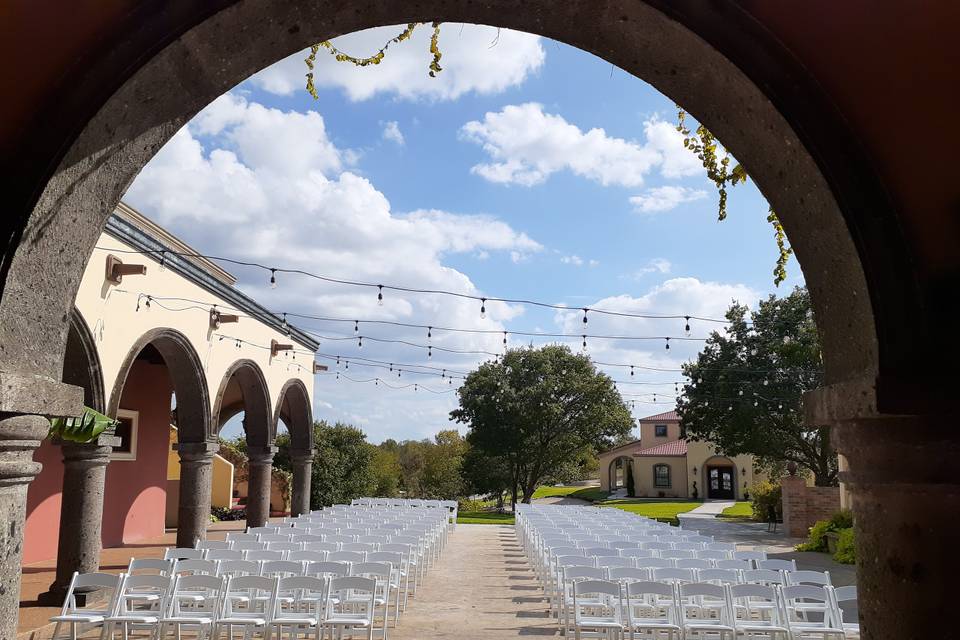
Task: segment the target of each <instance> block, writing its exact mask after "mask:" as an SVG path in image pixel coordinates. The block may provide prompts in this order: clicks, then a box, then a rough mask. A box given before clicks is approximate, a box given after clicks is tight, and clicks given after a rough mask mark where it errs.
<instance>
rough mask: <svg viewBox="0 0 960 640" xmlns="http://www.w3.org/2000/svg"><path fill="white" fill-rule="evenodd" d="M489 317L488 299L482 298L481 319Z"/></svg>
mask: <svg viewBox="0 0 960 640" xmlns="http://www.w3.org/2000/svg"><path fill="white" fill-rule="evenodd" d="M486 317H487V299H486V298H481V299H480V319H481V320H483V319H484V318H486Z"/></svg>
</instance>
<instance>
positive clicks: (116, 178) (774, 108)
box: [0, 0, 957, 637]
mask: <svg viewBox="0 0 960 640" xmlns="http://www.w3.org/2000/svg"><path fill="white" fill-rule="evenodd" d="M697 5H700V7H701V8H697ZM704 7H705V8H704ZM130 16H131V17H130V18H129V19H130V20H134V19H136V20H139V21H140V22H137V23H133V24H132V25H131V24H130V23H127V22H124V21H123V20H121V19H117V20H116V21H115V22H114V23H111V24H112V25H113V26H114V27H116V32H117V33H118V34H120V35H116V37H115V39H114V38H111V39H107V40H105V41H104V42H105V44H104V45H103V47H102V49H103V51H100V52H98V53H97V54H96V55H93V56H91V57H89V58H86V57H81V58H80V59H81V60H82V61H83V62H82V64H83V67H82V68H81V69H80V70H81V71H82V72H83V74H82V75H83V78H84V83H83V87H82V88H78V90H77V91H76V92H66V93H65V95H64V96H63V100H61V101H59V102H60V104H58V105H56V106H54V107H52V108H51V109H50V113H46V112H45V113H43V114H41V115H42V116H43V117H42V118H41V121H42V122H44V123H48V126H47V128H48V129H49V132H48V133H45V132H44V131H43V129H42V128H39V127H38V131H37V133H38V134H39V139H38V140H35V141H31V142H33V143H34V144H31V145H30V148H36V149H41V150H43V151H42V152H37V155H36V157H33V156H31V158H30V160H29V161H28V162H25V163H23V164H24V165H25V167H26V168H25V169H24V170H23V172H22V175H25V176H26V177H27V178H28V179H25V180H22V181H21V180H16V181H15V182H18V183H21V182H22V185H19V186H18V187H17V189H18V191H17V192H16V193H14V194H12V195H13V200H12V203H13V204H12V205H11V212H12V215H11V219H12V220H14V228H13V230H12V233H11V235H10V236H9V237H10V240H9V241H8V243H7V245H6V246H5V248H4V254H3V256H2V259H0V286H2V298H0V346H2V348H0V371H3V372H4V373H3V375H4V384H3V385H0V407H2V409H3V413H2V414H0V433H2V435H4V436H6V437H7V440H11V441H13V440H16V442H17V443H18V444H17V448H5V449H2V450H0V455H2V456H3V459H4V460H9V461H10V465H9V469H10V471H9V474H10V477H11V478H13V481H12V484H11V488H9V489H8V490H5V491H4V492H2V493H0V516H2V517H0V519H2V520H4V521H10V522H12V523H14V526H13V527H11V528H10V532H9V533H4V534H3V537H2V539H0V543H2V544H3V545H4V546H5V547H6V548H10V549H16V548H19V547H20V539H19V537H20V536H21V535H22V534H21V533H20V531H19V528H18V527H17V526H16V523H17V522H21V521H22V511H23V510H22V493H23V492H22V488H21V486H22V484H23V483H25V482H28V481H29V478H30V477H31V476H32V475H33V474H35V473H36V468H35V465H32V464H31V463H30V462H29V460H28V459H27V458H28V456H25V455H23V451H24V450H26V451H27V452H29V449H30V447H31V446H36V443H37V442H39V439H40V438H41V437H42V436H43V434H44V433H45V420H44V419H43V417H42V416H43V414H47V413H61V412H63V413H69V412H71V411H72V409H71V407H73V408H74V409H75V405H76V404H77V403H78V402H79V395H78V394H77V393H76V392H75V391H74V390H72V389H70V388H68V387H65V386H63V385H58V384H56V382H55V381H57V380H59V374H60V370H61V364H62V360H63V355H64V349H65V344H66V340H67V329H68V325H67V318H68V315H69V310H70V309H71V308H72V304H73V299H74V294H75V292H76V287H77V283H78V281H79V275H80V273H81V271H82V269H83V266H84V263H85V261H86V258H87V256H89V253H90V249H91V247H92V246H93V243H94V242H95V239H96V237H97V235H98V234H99V232H100V229H101V227H102V225H103V223H104V220H105V219H106V216H107V215H109V212H110V211H111V210H112V206H113V205H114V204H116V202H117V201H118V200H119V198H120V196H121V194H122V193H123V191H124V190H125V189H126V187H127V185H128V184H129V183H130V181H131V180H132V179H133V178H134V177H135V175H136V173H137V172H138V171H139V169H140V168H141V167H142V166H143V165H144V164H145V163H146V162H147V161H148V160H149V159H150V157H151V156H152V155H153V154H154V153H155V152H156V151H157V150H158V149H159V147H160V146H161V145H162V144H163V142H164V141H166V140H167V139H168V138H169V137H170V136H171V135H173V133H174V132H175V131H176V130H177V129H178V128H179V127H180V126H182V125H183V124H184V123H185V122H186V121H187V120H188V119H189V117H190V116H192V115H193V114H194V113H196V112H197V111H198V110H199V109H200V108H202V107H203V106H204V105H206V104H207V103H209V102H210V101H211V100H212V99H214V98H215V97H216V96H218V95H220V94H221V93H223V92H224V91H226V90H227V89H229V88H230V87H231V86H233V85H234V84H236V83H237V82H238V81H240V80H242V79H244V78H245V77H247V76H249V75H250V74H251V73H253V72H254V71H257V70H259V69H260V68H262V67H264V66H266V65H267V64H269V63H271V62H273V61H276V60H278V59H280V58H282V57H284V56H286V55H288V54H290V53H293V52H294V51H296V50H298V49H300V48H302V47H304V46H306V45H309V44H312V43H314V42H317V41H319V40H322V39H325V38H328V37H331V36H334V35H338V34H341V33H345V32H349V31H354V30H357V29H361V28H366V27H372V26H378V25H383V24H395V23H402V22H408V21H411V20H426V21H430V20H442V21H463V22H477V23H485V24H492V25H496V26H503V27H509V28H515V29H520V30H525V31H530V32H535V33H538V34H541V35H545V36H549V37H552V38H556V39H558V40H562V41H564V42H567V43H568V44H571V45H573V46H577V47H580V48H582V49H584V50H587V51H590V52H592V53H595V54H596V55H598V56H601V57H603V58H604V59H606V60H608V61H610V62H612V63H614V64H617V65H618V66H620V67H621V68H623V69H625V70H626V71H628V72H630V73H632V74H634V75H636V76H638V77H640V78H643V79H645V80H647V81H648V82H650V83H651V84H653V85H654V86H655V87H656V88H658V89H659V90H660V91H662V92H663V93H665V94H666V95H668V96H670V97H671V98H672V99H674V100H675V101H677V102H678V103H679V104H681V105H683V106H684V107H685V108H686V109H688V110H689V111H690V112H691V113H692V114H693V115H694V116H695V117H697V118H698V119H699V120H700V121H701V122H703V123H704V124H706V125H707V126H708V127H709V128H710V129H711V130H712V131H713V132H714V133H716V134H717V135H718V137H719V138H720V139H721V140H722V141H723V142H724V144H725V145H726V146H727V147H728V148H729V149H730V150H731V151H732V152H733V153H734V154H735V155H736V156H737V157H738V158H739V159H740V160H741V161H742V162H744V164H745V166H746V167H747V169H748V171H749V172H750V174H751V176H752V177H753V178H754V179H755V180H756V181H757V183H758V185H759V186H760V188H761V190H762V191H763V193H764V194H765V195H766V196H767V198H768V200H769V201H770V202H771V204H772V206H773V208H774V209H775V210H776V211H777V212H778V214H779V216H780V219H781V220H782V222H783V224H784V226H785V228H786V230H787V233H788V234H789V236H790V239H791V242H792V244H793V247H794V249H795V250H796V254H797V256H798V258H799V260H800V262H801V264H802V266H803V269H804V274H805V276H806V280H807V283H808V285H809V287H810V291H811V296H812V300H813V305H814V308H815V310H816V313H817V322H818V326H819V327H820V330H821V333H822V337H823V343H824V358H825V365H826V374H827V377H826V382H827V384H828V385H830V386H829V387H828V388H827V389H826V390H825V391H823V392H821V393H818V394H816V395H815V396H813V397H811V401H812V402H811V403H810V404H811V407H812V410H811V416H812V419H813V420H815V421H817V422H818V423H820V424H827V423H835V424H836V430H835V434H836V435H837V436H838V438H837V443H838V446H839V448H840V449H841V451H846V452H852V451H854V450H856V451H857V454H858V456H860V458H859V459H851V461H850V462H851V470H850V472H849V477H850V478H851V479H852V480H853V482H854V483H855V484H857V483H859V484H858V485H857V488H858V491H859V492H860V493H858V500H857V505H858V516H859V518H860V520H859V521H858V522H859V523H860V524H859V525H858V526H859V527H860V530H861V534H862V536H861V540H862V542H861V544H863V545H867V544H869V545H870V546H871V547H872V548H871V556H872V557H875V558H877V559H876V561H872V563H871V564H866V565H863V567H862V569H863V570H864V571H866V572H867V574H865V575H866V576H867V577H868V578H869V579H867V580H862V585H863V586H864V588H865V589H864V593H865V594H866V595H867V596H868V597H867V598H865V600H866V601H867V602H868V605H867V606H866V607H865V608H864V609H863V610H864V611H865V615H866V616H867V618H868V619H872V620H874V621H882V624H881V623H876V626H875V629H884V633H889V634H890V635H891V637H894V636H895V635H897V633H898V630H901V629H902V630H904V631H906V630H908V629H914V630H915V629H917V628H921V627H922V624H921V625H920V626H917V625H915V624H914V623H915V622H916V621H918V620H921V621H922V620H924V619H925V618H924V617H923V616H925V615H926V614H927V612H928V610H929V603H928V602H927V601H926V600H924V599H923V598H922V597H921V595H917V594H922V593H924V591H923V590H922V589H917V590H911V589H910V586H911V585H913V584H915V583H917V582H918V581H919V580H920V579H919V578H916V579H914V580H913V582H912V583H911V582H910V581H908V580H904V579H902V576H901V575H900V574H903V575H907V574H908V573H909V575H911V576H920V575H922V576H924V578H923V584H924V585H931V589H932V591H931V592H932V593H942V592H944V589H941V588H939V586H938V585H946V584H947V582H946V581H947V580H948V576H952V575H953V574H952V573H951V572H950V571H948V570H947V569H946V568H943V567H941V566H940V565H941V563H940V559H941V558H942V556H940V555H938V553H937V552H938V550H940V549H944V550H945V549H948V548H950V546H951V545H950V542H951V540H950V536H949V535H947V534H937V536H938V537H937V538H936V540H935V543H931V544H925V545H922V548H919V549H912V550H911V551H910V554H911V555H909V557H908V558H907V559H904V557H905V556H904V554H905V553H906V551H904V549H906V548H907V547H909V546H910V545H909V543H908V539H907V538H904V539H903V540H901V541H900V542H897V543H895V542H893V541H892V540H891V539H889V537H885V536H883V535H881V534H880V533H879V532H880V531H882V530H884V529H886V528H887V527H886V525H887V523H888V521H889V520H890V518H891V517H892V516H894V515H895V516H896V517H897V520H896V527H894V528H895V529H897V530H904V531H906V530H910V529H923V528H924V526H923V523H924V522H926V520H928V519H929V518H931V517H933V514H935V513H937V505H939V504H941V503H942V501H943V499H944V498H945V497H949V498H950V499H955V496H956V488H955V487H956V480H955V478H954V476H953V475H952V474H951V473H950V472H949V471H950V470H949V465H947V464H937V465H931V464H929V462H930V459H931V456H932V457H933V458H934V459H937V460H940V459H941V458H942V459H947V458H949V457H950V456H949V455H948V454H947V453H946V451H947V450H949V451H951V452H952V451H956V449H957V447H956V444H955V442H956V436H955V435H954V434H953V432H951V431H949V430H945V429H946V427H944V426H943V422H942V421H938V420H935V419H932V418H927V417H926V416H925V412H932V411H933V408H932V406H931V405H933V404H935V403H937V402H939V401H941V396H942V397H944V398H947V397H948V394H946V393H941V390H945V389H948V388H949V385H948V384H947V383H946V382H942V381H938V382H937V384H939V385H940V386H939V387H937V388H936V389H934V390H933V391H930V390H928V388H927V386H926V384H925V382H926V376H927V375H928V374H929V372H930V370H931V367H929V366H926V365H928V364H930V363H933V364H934V367H933V368H934V369H936V370H944V371H946V370H947V369H946V367H945V366H944V363H946V362H947V360H948V359H947V358H946V357H945V353H944V350H943V349H942V348H941V345H940V341H939V340H938V336H937V331H936V330H935V328H936V327H937V326H938V324H939V322H940V318H941V316H942V313H943V311H944V310H945V309H947V308H949V305H948V304H945V303H943V302H938V299H939V298H940V296H937V295H935V294H934V293H931V292H934V291H938V290H939V289H938V287H936V286H933V283H932V281H931V282H926V283H923V282H921V281H920V278H919V277H918V276H917V273H916V271H915V266H914V265H915V263H916V262H919V260H917V255H916V254H917V253H918V252H919V251H920V248H918V247H917V246H914V244H911V243H912V242H913V241H912V240H910V239H908V238H907V237H906V232H904V231H901V227H902V225H901V219H902V214H901V213H900V212H898V211H897V210H896V209H895V208H894V206H893V204H892V203H891V199H890V197H888V195H887V190H886V187H885V185H884V183H883V182H882V181H881V179H880V178H879V177H878V175H877V173H876V172H875V171H874V169H873V167H872V165H871V162H870V161H869V159H868V156H867V155H866V152H864V151H861V147H860V145H859V142H858V140H857V138H856V136H855V135H854V133H853V132H852V130H851V129H850V128H849V127H848V125H847V123H846V121H845V119H844V118H843V117H842V116H841V115H840V113H839V112H838V111H837V110H836V108H835V107H834V106H833V103H832V102H831V100H830V97H829V96H828V95H826V94H825V92H824V90H823V89H822V88H821V87H820V85H819V84H818V83H817V82H816V79H815V78H810V77H808V76H807V73H806V71H805V70H804V69H803V67H802V66H801V65H800V64H799V63H798V62H796V61H795V59H794V57H793V55H792V53H791V51H789V50H788V49H787V48H786V47H785V46H784V45H782V44H781V43H780V42H778V41H777V40H776V38H775V37H774V36H773V35H771V34H770V33H768V32H767V31H765V30H764V28H763V27H762V25H758V24H757V23H756V22H755V21H754V20H753V19H752V18H751V16H750V15H749V14H747V13H746V12H745V11H744V10H743V9H742V8H741V7H739V6H738V5H737V3H734V2H716V3H690V2H675V3H674V2H670V3H668V2H664V1H663V0H647V2H641V1H639V0H595V1H593V2H567V3H554V2H548V1H547V0H530V1H529V2H525V3H522V4H518V3H516V2H515V1H511V0H490V1H488V2H484V3H476V2H471V1H469V0H454V1H450V0H424V1H422V2H419V3H415V4H412V5H411V4H409V3H382V2H373V1H370V0H361V2H360V3H359V4H358V3H353V4H344V3H339V2H333V1H332V0H327V1H320V2H306V1H305V0H295V1H282V0H236V1H235V2H231V1H230V0H223V1H222V2H219V3H215V4H208V3H194V4H193V5H192V6H188V5H184V7H168V6H164V3H159V2H157V3H144V4H143V5H142V6H141V7H140V8H139V9H138V10H137V11H134V12H130ZM117 25H119V26H117ZM131 27H132V28H131ZM240 36H243V37H240ZM58 109H62V111H59V110H58ZM50 136H52V137H50ZM44 153H45V154H46V155H44ZM18 175H20V174H18ZM941 274H942V275H941ZM955 277H956V276H955V273H953V272H950V271H949V270H946V271H942V270H941V271H937V275H935V276H930V279H931V280H936V279H937V278H941V279H942V281H946V282H955ZM951 278H953V279H951ZM948 297H949V296H948ZM904 336H909V337H910V339H909V340H908V339H904ZM950 349H954V347H952V346H951V347H950ZM938 350H939V351H938ZM948 351H949V350H948ZM951 365H952V361H951ZM951 375H953V374H951ZM944 407H946V409H945V408H944ZM937 410H939V411H949V412H950V413H951V414H952V413H955V411H956V409H955V408H954V407H953V404H952V398H950V399H948V400H947V401H946V403H945V404H943V405H938V406H937ZM884 412H888V413H890V414H899V416H901V417H897V418H895V419H893V420H890V419H887V418H886V417H885V416H884V415H883V413H884ZM917 414H919V415H920V417H907V418H904V417H902V416H904V415H906V416H913V415H917ZM14 435H16V436H17V437H16V438H13V437H12V436H14ZM194 435H195V434H194ZM205 435H206V436H210V435H212V434H211V433H210V432H209V431H207V432H206V434H205ZM203 442H207V440H203ZM944 443H949V445H950V446H949V449H945V444H944ZM196 444H198V445H200V444H203V443H202V442H199V441H198V442H196ZM906 444H909V445H910V447H906V446H904V445H906ZM4 446H5V445H4ZM908 449H909V451H910V452H912V453H910V456H911V457H910V458H909V459H904V460H901V464H900V465H898V469H902V470H904V471H897V473H899V474H900V475H898V476H897V479H896V482H891V480H890V478H889V477H887V476H885V475H884V473H888V472H891V465H890V464H889V461H890V460H892V459H895V458H897V455H895V452H898V453H899V454H901V455H902V454H903V452H904V451H906V450H908ZM877 470H882V472H878V471H877ZM914 470H922V471H919V472H918V471H914ZM903 474H914V475H903ZM874 487H876V489H874ZM912 488H914V489H916V490H921V489H922V491H923V492H925V493H924V496H926V497H925V498H924V501H923V503H922V505H921V504H920V502H918V501H917V500H916V498H915V495H914V494H915V491H914V490H913V489H912ZM874 491H875V493H871V492H874ZM867 523H870V524H869V525H868V524H867ZM881 550H882V551H883V552H881ZM892 564H895V565H896V566H898V567H920V568H921V569H922V570H919V571H914V570H910V571H906V570H904V571H901V572H899V573H897V572H894V574H896V575H888V574H890V572H888V571H887V567H889V566H891V565H892ZM18 570H19V554H17V553H13V554H11V555H10V557H8V558H5V559H3V561H2V563H0V575H2V576H3V577H4V579H6V578H7V577H9V576H15V575H16V574H17V572H18ZM930 576H932V577H930ZM904 585H906V586H904ZM16 592H17V590H16V589H15V588H8V589H6V590H5V593H6V595H3V596H0V609H3V610H7V609H10V608H11V606H10V605H11V602H12V600H11V598H14V599H15V597H16ZM885 598H886V600H885ZM887 601H899V602H901V603H902V604H903V607H904V608H905V609H906V610H908V611H910V612H911V615H909V616H900V617H899V618H897V617H896V615H895V614H894V613H887V611H888V610H889V611H892V610H893V608H892V607H885V606H884V602H887ZM935 613H936V612H935V611H930V616H929V618H928V619H931V620H932V619H934V618H935ZM3 629H4V631H7V630H8V628H7V627H3ZM6 635H11V633H7V634H6ZM901 635H902V634H901Z"/></svg>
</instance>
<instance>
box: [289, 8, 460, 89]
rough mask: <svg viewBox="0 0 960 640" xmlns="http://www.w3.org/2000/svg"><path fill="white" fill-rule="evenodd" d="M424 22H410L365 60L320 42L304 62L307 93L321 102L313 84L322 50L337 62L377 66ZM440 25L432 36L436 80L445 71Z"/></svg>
mask: <svg viewBox="0 0 960 640" xmlns="http://www.w3.org/2000/svg"><path fill="white" fill-rule="evenodd" d="M422 24H423V23H422V22H410V23H408V24H407V26H406V27H404V29H403V31H401V32H400V33H398V34H397V35H395V36H394V37H392V38H390V39H389V40H387V41H386V43H384V45H383V46H382V47H380V49H379V50H378V51H377V52H376V53H375V54H373V55H372V56H367V57H365V58H360V57H357V56H353V55H350V54H349V53H345V52H343V51H341V50H340V49H338V48H337V47H336V46H335V45H334V44H333V43H332V42H330V41H329V40H324V41H323V42H319V43H317V44H315V45H313V46H312V47H310V55H308V56H307V57H306V59H305V60H304V62H305V63H306V65H307V69H308V72H307V92H308V93H309V94H310V95H311V96H313V99H314V100H319V99H320V96H319V95H318V94H317V88H316V86H315V85H314V83H313V68H314V65H315V64H316V61H317V53H319V52H320V49H321V48H323V49H326V50H327V52H328V53H330V55H332V56H333V57H334V59H335V60H336V61H337V62H349V63H350V64H352V65H354V66H357V67H369V66H370V65H377V64H380V63H381V62H383V59H384V57H385V56H386V53H387V49H389V48H390V45H392V44H394V43H400V42H403V41H404V40H409V39H410V37H411V36H412V35H413V32H414V30H415V29H416V28H417V27H419V26H420V25H422ZM439 42H440V23H439V22H434V23H433V34H432V35H431V36H430V53H431V55H432V56H433V58H432V59H431V61H430V66H429V68H428V69H429V75H430V77H431V78H435V77H436V76H437V74H438V73H440V72H441V71H443V68H442V67H441V66H440V58H441V57H443V54H442V53H441V52H440V44H439Z"/></svg>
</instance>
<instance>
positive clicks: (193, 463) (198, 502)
mask: <svg viewBox="0 0 960 640" xmlns="http://www.w3.org/2000/svg"><path fill="white" fill-rule="evenodd" d="M174 447H175V448H176V450H177V453H178V454H179V455H180V504H179V507H178V510H177V514H178V515H177V546H178V547H192V546H193V545H194V543H195V542H196V541H197V540H203V539H204V538H206V536H207V525H208V524H209V523H210V493H211V490H212V488H213V456H214V454H215V453H216V452H217V451H218V450H219V448H220V445H218V444H217V443H215V442H183V443H177V444H176V445H174Z"/></svg>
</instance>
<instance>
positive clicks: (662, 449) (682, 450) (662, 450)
mask: <svg viewBox="0 0 960 640" xmlns="http://www.w3.org/2000/svg"><path fill="white" fill-rule="evenodd" d="M633 455H634V456H685V455H687V442H686V441H685V440H674V441H672V442H664V443H663V444H658V445H657V446H655V447H650V448H649V449H642V450H640V451H638V452H636V453H635V454H633Z"/></svg>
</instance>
